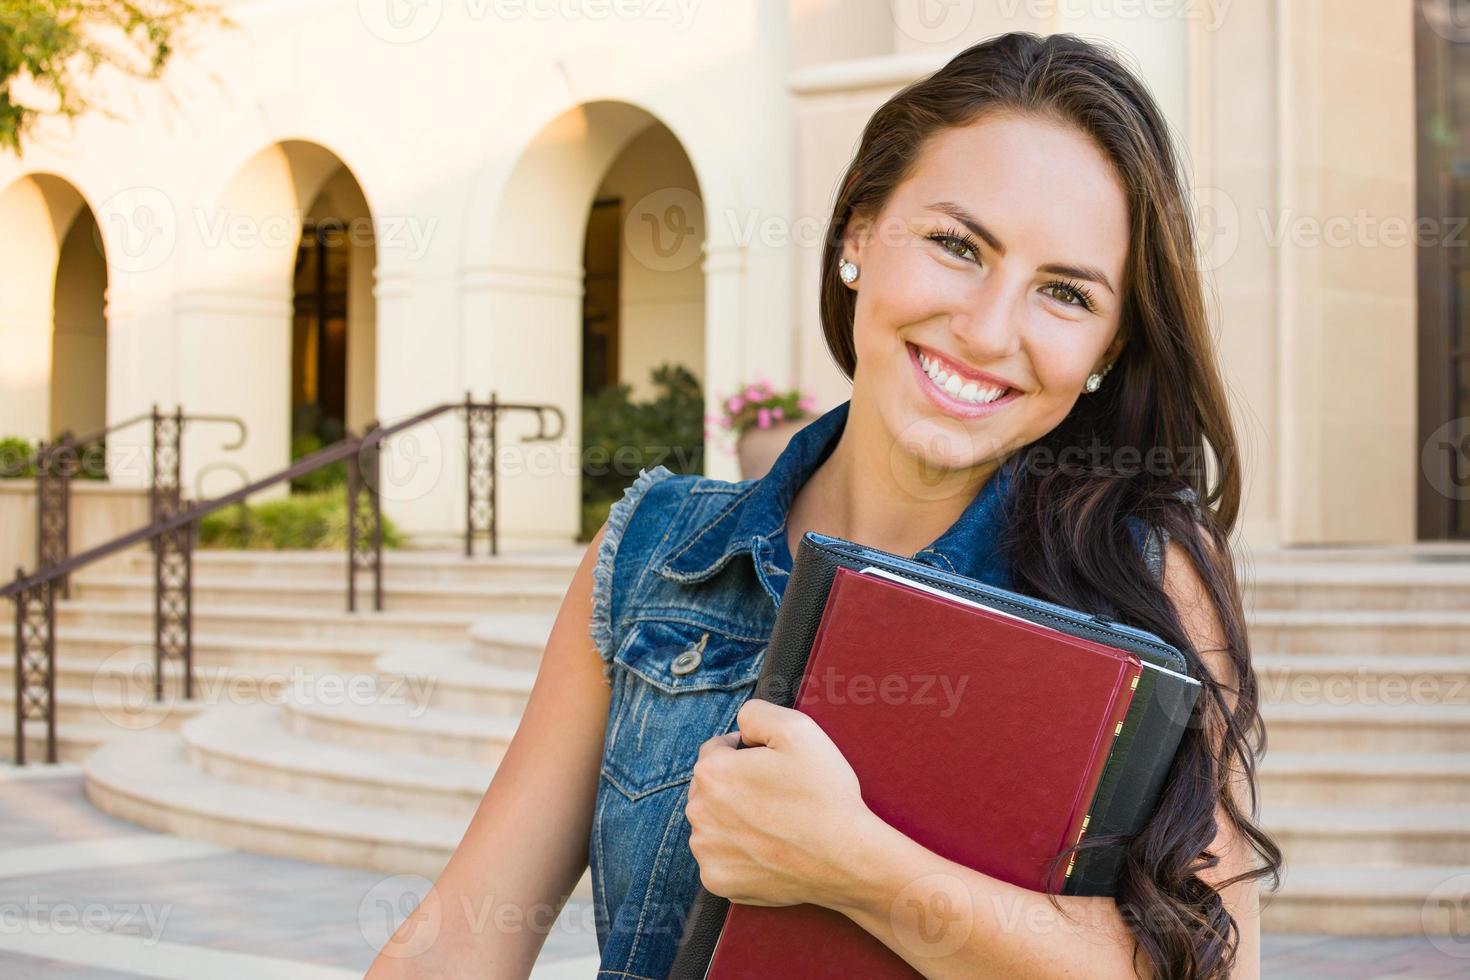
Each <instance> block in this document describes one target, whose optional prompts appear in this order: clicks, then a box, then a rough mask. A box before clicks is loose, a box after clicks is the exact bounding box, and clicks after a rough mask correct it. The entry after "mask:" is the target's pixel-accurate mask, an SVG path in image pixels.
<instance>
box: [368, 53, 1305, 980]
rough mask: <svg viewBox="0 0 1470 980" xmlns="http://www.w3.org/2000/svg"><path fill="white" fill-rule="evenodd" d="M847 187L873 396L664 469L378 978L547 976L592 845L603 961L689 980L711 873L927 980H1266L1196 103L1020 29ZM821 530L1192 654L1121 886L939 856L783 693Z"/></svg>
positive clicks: (852, 323) (620, 519) (624, 524)
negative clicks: (788, 603)
mask: <svg viewBox="0 0 1470 980" xmlns="http://www.w3.org/2000/svg"><path fill="white" fill-rule="evenodd" d="M841 188H842V190H841V193H840V194H839V195H838V198H837V201H836V205H835V208H834V210H833V215H832V220H831V225H830V231H831V234H830V236H829V238H828V240H827V243H826V246H825V254H824V256H823V263H822V269H821V275H822V298H821V316H822V325H823V330H824V333H825V336H826V341H827V345H828V348H829V349H830V351H831V353H832V356H833V357H834V359H835V360H836V362H837V364H838V365H839V366H840V367H841V368H842V370H843V371H844V372H845V373H846V374H847V375H848V376H849V377H850V378H851V379H852V397H851V399H850V401H848V402H846V403H844V404H843V405H841V406H838V407H837V408H835V409H832V410H830V411H828V412H826V413H825V414H823V415H822V416H821V417H820V418H818V419H817V420H815V421H814V422H812V423H811V424H810V425H808V426H807V427H806V428H804V429H802V430H801V431H800V432H798V434H797V436H796V437H795V438H794V439H793V441H792V442H791V444H790V445H788V446H787V448H786V450H785V451H784V452H783V453H782V454H781V456H780V458H779V459H778V460H777V462H776V464H775V466H774V467H773V468H772V470H771V472H770V473H769V474H767V476H765V477H764V478H762V479H760V480H758V481H742V482H739V483H730V482H725V481H720V480H714V479H709V478H704V477H699V476H679V475H675V474H672V473H670V472H669V471H668V470H667V469H666V468H664V467H662V466H659V467H655V468H654V469H653V470H651V471H647V470H645V471H642V472H640V474H639V476H638V478H637V479H636V480H635V481H634V482H633V484H632V485H631V486H630V487H629V488H628V490H627V491H626V492H625V494H624V497H623V499H622V500H620V501H619V502H618V504H617V505H615V506H614V508H613V510H612V513H611V514H610V516H609V517H608V520H607V523H606V524H605V525H604V527H603V528H602V529H601V530H600V531H599V533H598V535H597V537H596V539H595V540H594V541H593V542H592V545H591V546H590V547H589V548H588V549H587V552H586V555H585V557H584V558H583V561H582V564H581V566H580V567H579V568H578V570H577V572H576V574H575V576H574V577H573V579H572V583H571V587H570V589H569V591H568V593H567V596H566V599H565V601H564V603H563V605H562V607H561V610H560V612H559V613H558V615H557V618H556V622H555V625H554V627H553V630H552V634H551V639H550V642H549V643H548V645H547V648H546V652H545V657H544V660H543V664H542V667H541V669H540V673H539V675H538V678H537V681H536V684H535V688H534V690H533V692H532V695H531V698H530V702H529V705H528V707H527V710H526V712H525V716H524V720H523V721H522V723H521V726H520V729H519V731H518V732H517V734H516V736H515V738H514V740H513V742H512V744H511V745H510V747H509V751H508V752H507V754H506V756H505V760H504V762H503V763H502V764H501V765H500V766H499V768H498V770H497V771H496V773H495V776H494V779H493V781H492V782H491V785H490V787H489V789H488V790H487V791H486V793H485V796H484V799H483V801H482V802H481V804H480V807H479V809H478V812H477V813H476V815H475V817H474V819H473V821H472V823H471V825H470V827H469V829H468V830H467V832H466V833H465V836H464V839H463V841H462V842H461V843H460V845H459V847H458V849H457V850H456V852H455V854H454V855H453V857H452V859H451V860H450V862H449V864H448V866H447V867H446V868H445V870H444V872H443V874H442V875H441V876H440V878H439V880H438V882H437V883H436V884H435V886H434V888H433V889H432V890H431V891H430V892H429V894H428V896H427V897H426V898H425V900H424V901H423V902H422V903H421V904H420V906H419V909H418V911H417V912H416V913H415V914H414V916H413V917H411V918H410V920H409V921H408V922H406V923H405V924H404V926H403V927H402V928H400V930H399V931H398V933H397V934H396V935H395V936H394V938H393V940H392V941H390V943H389V944H388V945H387V946H385V948H384V950H383V952H382V954H381V955H380V956H379V958H378V961H377V962H376V963H375V964H374V969H373V971H372V972H371V973H370V976H371V977H387V976H390V975H394V976H397V975H412V976H434V977H441V976H466V977H468V976H476V977H486V976H493V977H512V976H521V977H524V976H525V975H526V974H527V973H528V972H529V970H530V968H531V965H532V963H533V961H534V959H535V957H536V954H537V951H538V950H539V948H540V946H541V943H542V940H543V939H544V936H545V933H546V931H547V929H548V928H549V926H550V923H551V920H552V917H553V916H554V914H555V911H556V909H557V908H558V907H559V904H560V902H561V901H563V899H564V897H565V896H566V895H567V894H568V893H569V892H570V890H571V889H572V887H573V885H574V883H575V882H576V881H577V879H578V877H579V876H580V875H581V874H582V872H583V870H584V869H585V868H587V867H588V862H589V861H590V865H591V872H592V882H593V889H594V894H595V912H596V917H595V923H594V925H595V928H596V931H597V938H598V943H599V948H600V950H601V953H602V966H601V970H600V972H599V974H598V975H599V977H606V978H612V977H617V978H652V980H659V978H662V977H664V976H665V973H666V971H667V970H668V968H669V965H670V963H671V961H672V959H673V955H674V950H675V947H676V945H677V942H678V939H679V936H680V934H681V932H682V928H683V924H684V916H685V913H686V912H687V910H688V907H689V903H690V902H691V901H692V898H693V896H694V893H695V889H696V887H697V886H698V885H699V884H700V883H701V882H703V884H704V885H705V886H706V887H708V888H709V889H710V890H711V891H713V892H715V893H716V894H719V895H724V896H726V897H728V898H730V899H732V900H733V901H737V902H746V903H752V904H761V905H788V904H794V903H800V902H813V903H817V904H821V905H824V906H827V907H830V908H833V909H837V910H839V911H841V912H843V913H844V914H846V915H848V916H849V917H850V918H851V919H852V920H853V921H855V922H856V923H857V924H858V925H860V926H862V927H863V928H864V929H867V930H868V931H869V932H871V933H872V934H873V935H875V936H876V937H878V939H880V940H881V941H882V942H883V943H885V944H886V945H887V946H888V947H890V948H891V949H892V950H893V951H894V952H895V953H897V954H898V955H899V956H901V957H903V958H904V959H905V960H906V961H908V962H909V963H910V964H912V965H913V967H914V968H915V969H916V970H917V971H918V972H919V973H921V974H923V975H925V976H929V977H965V978H973V977H1021V976H1025V977H1076V976H1086V977H1133V976H1138V977H1157V978H1171V980H1172V978H1223V977H1235V978H1246V977H1256V976H1258V975H1259V960H1260V954H1259V905H1258V898H1259V894H1258V888H1257V882H1258V880H1259V879H1260V878H1262V877H1266V876H1268V875H1270V876H1272V877H1273V879H1274V877H1275V875H1276V874H1277V872H1279V869H1280V866H1281V855H1280V852H1279V850H1278V849H1277V847H1276V846H1275V844H1274V843H1273V842H1272V841H1271V839H1270V838H1269V837H1268V836H1267V835H1266V834H1265V833H1264V832H1263V831H1262V830H1261V829H1260V828H1259V827H1258V826H1256V824H1255V823H1254V822H1253V820H1252V816H1253V814H1254V812H1255V792H1254V755H1255V753H1256V752H1257V751H1259V750H1261V749H1263V748H1264V729H1263V728H1262V726H1261V723H1260V718H1259V715H1258V712H1257V691H1256V680H1255V676H1254V673H1253V670H1252V667H1251V662H1250V654H1249V649H1248V645H1247V638H1246V634H1245V625H1244V616H1243V612H1242V606H1241V597H1240V594H1239V587H1238V585H1237V582H1236V577H1235V572H1234V569H1233V567H1232V563H1231V557H1230V551H1229V547H1228V536H1229V534H1230V531H1231V529H1232V528H1233V526H1234V524H1235V521H1236V518H1237V515H1238V510H1239V502H1240V488H1241V479H1242V477H1241V472H1240V469H1239V461H1238V455H1237V451H1236V448H1237V447H1236V443H1235V437H1234V435H1233V432H1232V425H1231V422H1230V418H1229V414H1228V410H1227V400H1226V396H1225V391H1224V386H1223V383H1222V381H1221V377H1220V372H1219V368H1218V365H1217V363H1216V359H1215V354H1214V351H1213V348H1212V344H1211V337H1210V332H1209V329H1208V323H1207V319H1206V313H1205V307H1204V302H1203V299H1202V289H1201V283H1200V278H1199V274H1198V272H1197V269H1196V266H1195V264H1194V257H1195V242H1194V239H1193V233H1192V229H1191V225H1190V222H1189V219H1188V210H1187V207H1186V206H1185V200H1186V198H1185V189H1184V185H1183V181H1182V179H1181V176H1180V174H1179V171H1178V165H1177V159H1176V154H1175V150H1174V149H1173V147H1172V146H1171V144H1170V140H1169V136H1168V132H1167V129H1166V125H1165V122H1164V119H1163V117H1162V116H1161V115H1160V113H1159V110H1158V108H1157V106H1156V105H1155V104H1154V102H1153V101H1152V99H1151V98H1150V97H1149V95H1148V94H1147V92H1146V91H1145V90H1144V87H1143V86H1142V85H1141V84H1140V82H1139V81H1138V80H1137V78H1135V77H1134V76H1133V75H1132V74H1130V73H1129V72H1128V71H1127V70H1126V69H1125V68H1124V67H1123V66H1122V65H1121V64H1120V63H1119V62H1118V61H1117V60H1116V59H1115V58H1114V57H1112V56H1111V55H1110V54H1109V53H1107V52H1106V51H1105V50H1103V49H1100V48H1097V47H1094V46H1092V45H1090V44H1087V43H1085V42H1083V41H1081V40H1079V39H1077V38H1075V37H1072V36H1067V35H1057V36H1052V37H1048V38H1044V39H1043V38H1040V37H1037V36H1035V35H1030V34H1009V35H1005V36H1003V37H998V38H995V39H993V40H990V41H987V42H984V43H982V44H978V45H975V46H974V47H971V48H969V49H968V50H966V51H964V52H962V53H961V54H959V55H958V56H956V57H955V58H954V59H953V60H952V61H951V62H950V63H949V64H947V65H946V66H945V67H943V68H942V69H940V70H939V71H938V72H936V73H935V74H934V75H932V76H930V77H928V78H925V79H922V80H920V81H918V82H916V83H914V84H912V85H910V86H908V87H907V88H905V89H904V90H902V91H901V92H899V93H898V94H897V95H895V96H894V97H893V98H891V99H890V100H889V101H888V102H887V103H885V104H884V105H883V106H882V107H881V108H880V109H879V110H878V111H877V113H876V114H875V115H874V116H873V118H872V119H871V121H870V122H869V123H868V125H867V127H866V129H865V130H864V132H863V137H862V141H861V145H860V147H859V149H858V151H857V155H856V157H855V159H854V160H853V161H852V163H851V165H850V167H849V168H848V171H847V174H846V176H845V180H843V182H842V184H841ZM1104 378H1106V380H1105V381H1104ZM1206 453H1209V454H1210V455H1211V456H1212V461H1211V468H1212V469H1213V471H1214V477H1213V480H1212V481H1210V480H1207V478H1206V472H1205V469H1206V467H1205V458H1204V457H1205V454H1206ZM1201 500H1203V501H1204V502H1205V504H1206V506H1205V507H1201V506H1200V501H1201ZM809 530H817V531H822V532H825V533H829V534H835V535H838V536H841V537H844V538H848V539H850V540H854V541H859V542H862V543H865V544H868V545H872V546H874V547H878V548H882V549H884V550H887V551H891V552H895V553H898V554H905V555H913V556H914V557H915V558H917V559H918V560H920V561H925V562H928V563H930V564H933V565H935V566H937V567H942V568H946V569H949V570H953V571H957V572H960V573H962V574H966V575H970V576H973V577H977V578H981V579H984V580H986V581H989V582H991V583H992V584H997V585H1001V586H1003V587H1008V588H1013V589H1016V590H1019V591H1022V592H1026V593H1029V594H1031V595H1034V596H1038V597H1041V598H1045V599H1050V600H1053V601H1056V602H1061V603H1064V604H1067V605H1070V606H1072V607H1074V608H1078V609H1083V610H1088V611H1107V612H1109V613H1110V614H1112V615H1113V616H1115V617H1116V618H1119V619H1121V620H1123V621H1125V622H1129V623H1132V624H1134V625H1137V626H1140V627H1143V628H1145V629H1149V630H1151V631H1153V632H1155V633H1157V634H1159V635H1160V636H1162V637H1163V638H1164V639H1166V640H1168V641H1169V642H1171V643H1173V644H1175V645H1176V646H1178V647H1179V648H1180V649H1182V650H1184V651H1186V652H1187V654H1188V656H1189V658H1190V663H1191V668H1192V671H1193V672H1194V673H1195V675H1196V676H1199V677H1201V678H1202V679H1203V681H1204V684H1205V690H1204V692H1203V693H1202V695H1201V697H1200V699H1199V702H1198V706H1197V709H1196V711H1197V718H1196V721H1197V724H1194V725H1192V726H1191V728H1190V729H1189V731H1188V732H1187V733H1186V735H1185V737H1184V741H1183V744H1182V745H1181V748H1180V750H1179V754H1178V756H1177V759H1176V762H1175V765H1174V768H1173V770H1172V771H1171V774H1170V778H1169V782H1168V784H1167V786H1166V788H1165V790H1164V793H1163V797H1162V801H1161V803H1160V807H1159V811H1158V813H1157V815H1156V816H1155V817H1154V818H1153V819H1152V820H1151V822H1150V823H1149V824H1148V826H1147V828H1146V829H1145V830H1144V832H1143V833H1142V834H1140V835H1139V836H1138V837H1137V838H1136V839H1135V840H1134V841H1132V842H1131V843H1130V844H1129V847H1128V860H1127V864H1126V867H1125V871H1124V877H1123V879H1122V881H1121V883H1120V888H1119V893H1118V895H1117V896H1115V897H1108V898H1080V897H1063V896H1052V895H1045V894H1042V893H1038V892H1031V891H1028V890H1025V889H1021V888H1017V887H1014V886H1012V885H1009V884H1006V883H1004V882H1001V881H999V880H997V879H994V878H991V877H989V876H987V875H984V874H981V873H979V872H975V871H971V870H970V869H968V868H965V867H963V866H960V865H957V864H954V863H952V862H950V861H947V860H945V859H943V858H942V857H940V856H938V855H936V854H935V853H933V852H931V851H929V850H928V849H926V848H924V847H922V846H920V845H919V844H917V843H916V842H914V841H913V840H911V839H909V838H907V837H905V836H904V835H903V834H902V833H900V832H898V831H897V830H895V829H894V828H893V827H891V826H889V825H887V824H885V823H884V822H882V821H881V820H880V819H878V818H877V817H876V816H874V815H873V814H872V813H871V812H870V811H869V810H868V808H867V807H866V806H865V805H864V803H863V800H862V796H861V794H860V787H859V785H858V781H857V779H856V776H855V775H854V773H853V771H852V769H851V767H850V766H848V764H847V763H846V761H845V760H844V759H843V757H842V755H841V753H840V752H839V751H838V750H837V748H836V747H835V746H834V745H833V744H832V742H831V741H830V740H829V739H828V738H827V737H826V736H825V734H824V733H823V732H822V731H821V729H820V728H818V727H817V726H816V725H815V724H814V723H811V722H810V721H809V719H807V717H806V716H805V715H803V714H801V713H800V712H797V711H793V710H790V709H785V708H780V707H777V706H775V705H773V704H771V703H769V702H766V701H762V700H758V699H753V698H751V697H750V694H751V690H752V686H753V684H754V682H755V678H756V676H757V674H758V673H759V669H760V664H761V659H762V658H761V654H762V653H763V651H764V648H765V643H766V641H767V639H768V637H769V634H770V628H771V625H772V623H773V622H774V619H775V614H776V610H777V609H778V608H779V603H780V598H781V595H782V593H783V589H784V582H785V578H786V575H787V574H788V573H789V570H790V567H791V555H792V554H793V553H794V552H795V550H796V547H797V543H798V542H799V541H800V539H801V536H802V535H803V534H804V533H805V532H806V531H809ZM896 668H901V665H896ZM737 739H743V740H744V741H745V743H747V745H749V746H751V747H750V748H747V749H744V750H741V751H738V752H737V751H736V750H735V747H734V746H735V743H736V741H737ZM1252 743H1254V745H1253V744H1252ZM974 832H975V833H977V834H983V833H985V825H984V821H983V819H979V818H977V820H976V823H975V827H974ZM507 922H510V923H513V924H512V925H505V924H504V923H507Z"/></svg>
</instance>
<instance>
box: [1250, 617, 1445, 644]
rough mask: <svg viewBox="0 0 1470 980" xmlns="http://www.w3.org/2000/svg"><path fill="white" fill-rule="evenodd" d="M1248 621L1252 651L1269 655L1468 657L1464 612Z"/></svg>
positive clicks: (1269, 618)
mask: <svg viewBox="0 0 1470 980" xmlns="http://www.w3.org/2000/svg"><path fill="white" fill-rule="evenodd" d="M1248 620H1249V627H1248V628H1249V632H1250V638H1251V647H1252V649H1255V650H1269V651H1271V652H1272V653H1290V654H1302V653H1311V654H1349V653H1363V654H1365V655H1367V654H1377V655H1385V654H1404V653H1407V654H1430V653H1432V654H1449V653H1470V611H1467V610H1465V609H1458V610H1455V609H1429V610H1383V609H1372V610H1349V609H1265V610H1256V611H1255V612H1252V613H1250V614H1249V615H1248Z"/></svg>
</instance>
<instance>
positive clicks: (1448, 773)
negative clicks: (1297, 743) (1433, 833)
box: [1257, 750, 1470, 808]
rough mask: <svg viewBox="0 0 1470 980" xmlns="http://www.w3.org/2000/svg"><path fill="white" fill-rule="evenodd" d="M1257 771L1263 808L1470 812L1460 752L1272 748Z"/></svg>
mask: <svg viewBox="0 0 1470 980" xmlns="http://www.w3.org/2000/svg"><path fill="white" fill-rule="evenodd" d="M1257 772H1258V790H1259V794H1260V796H1261V800H1262V803H1263V806H1266V807H1276V806H1288V807H1309V806H1318V807H1332V806H1342V807H1387V806H1394V805H1396V804H1400V803H1402V802H1403V801H1405V800H1412V801H1413V802H1414V803H1416V804H1424V805H1431V806H1450V805H1458V806H1464V807H1467V808H1470V755H1465V754H1456V753H1452V752H1330V751H1318V752H1277V751H1274V750H1273V751H1268V752H1267V753H1266V754H1265V756H1264V758H1262V759H1261V761H1260V766H1259V768H1258V770H1257Z"/></svg>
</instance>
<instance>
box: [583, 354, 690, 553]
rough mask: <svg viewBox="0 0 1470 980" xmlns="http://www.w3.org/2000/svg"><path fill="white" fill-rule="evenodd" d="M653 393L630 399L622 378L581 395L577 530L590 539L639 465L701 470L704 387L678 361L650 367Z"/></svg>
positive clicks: (620, 495)
mask: <svg viewBox="0 0 1470 980" xmlns="http://www.w3.org/2000/svg"><path fill="white" fill-rule="evenodd" d="M651 377H652V381H653V385H654V387H655V388H657V389H659V391H658V394H657V395H656V396H655V397H654V398H653V399H651V400H650V401H646V402H635V401H633V400H632V397H631V395H632V387H631V386H630V385H628V384H626V383H624V382H619V383H617V384H613V385H608V386H607V387H606V388H604V389H602V391H600V392H598V393H597V394H595V395H590V396H588V397H586V398H584V399H583V400H582V536H581V540H583V541H590V540H592V536H593V535H594V534H596V533H597V529H598V528H599V527H601V526H602V522H603V521H605V520H606V519H607V511H608V508H610V507H611V506H612V504H613V502H615V501H617V500H619V499H620V498H621V497H622V496H623V491H624V490H625V489H627V487H628V485H629V484H630V483H632V482H633V481H634V480H636V479H637V478H638V471H639V470H640V469H652V468H653V467H655V466H658V465H660V464H661V465H663V466H667V467H668V468H669V469H670V470H672V471H673V472H675V473H702V472H704V393H703V391H702V390H701V389H700V387H699V379H697V378H696V377H694V375H693V374H691V373H690V372H689V370H688V369H687V368H685V367H684V366H683V365H680V364H673V363H669V364H662V365H659V366H658V367H656V368H654V370H653V372H652V375H651Z"/></svg>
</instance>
